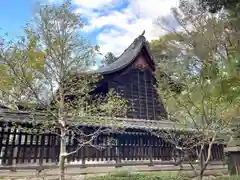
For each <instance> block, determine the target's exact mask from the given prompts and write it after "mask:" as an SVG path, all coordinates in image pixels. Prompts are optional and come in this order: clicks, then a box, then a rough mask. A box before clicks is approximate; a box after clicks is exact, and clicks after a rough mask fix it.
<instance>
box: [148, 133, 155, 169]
mask: <svg viewBox="0 0 240 180" xmlns="http://www.w3.org/2000/svg"><path fill="white" fill-rule="evenodd" d="M153 142H154V140H153V136H151V134H149V136H148V155H149V162H150V164H149V166H153Z"/></svg>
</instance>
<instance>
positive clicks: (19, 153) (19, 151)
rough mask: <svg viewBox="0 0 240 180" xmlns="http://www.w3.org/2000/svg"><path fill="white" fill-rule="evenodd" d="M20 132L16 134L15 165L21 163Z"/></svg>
mask: <svg viewBox="0 0 240 180" xmlns="http://www.w3.org/2000/svg"><path fill="white" fill-rule="evenodd" d="M21 150H22V131H19V132H18V140H17V157H16V164H18V163H20V162H21Z"/></svg>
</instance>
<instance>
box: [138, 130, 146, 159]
mask: <svg viewBox="0 0 240 180" xmlns="http://www.w3.org/2000/svg"><path fill="white" fill-rule="evenodd" d="M139 138H140V153H139V154H140V156H139V160H144V158H145V157H144V154H143V149H144V146H143V138H144V136H143V135H141V136H140V135H139Z"/></svg>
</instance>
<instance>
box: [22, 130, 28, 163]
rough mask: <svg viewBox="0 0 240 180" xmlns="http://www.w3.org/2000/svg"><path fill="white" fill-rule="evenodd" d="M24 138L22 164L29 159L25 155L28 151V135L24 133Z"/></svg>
mask: <svg viewBox="0 0 240 180" xmlns="http://www.w3.org/2000/svg"><path fill="white" fill-rule="evenodd" d="M23 137H24V144H23V148H22V150H23V151H22V152H21V154H22V159H21V163H24V162H25V160H26V159H28V158H26V153H25V152H26V151H27V143H28V134H27V133H24V134H23Z"/></svg>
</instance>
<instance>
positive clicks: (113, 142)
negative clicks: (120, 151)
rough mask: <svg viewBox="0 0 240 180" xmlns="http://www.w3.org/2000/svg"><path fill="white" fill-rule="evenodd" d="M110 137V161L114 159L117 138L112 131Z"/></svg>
mask: <svg viewBox="0 0 240 180" xmlns="http://www.w3.org/2000/svg"><path fill="white" fill-rule="evenodd" d="M109 137H110V142H109V146H110V161H112V160H114V149H115V147H114V144H115V139H114V136H113V134H112V133H110V135H109Z"/></svg>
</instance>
